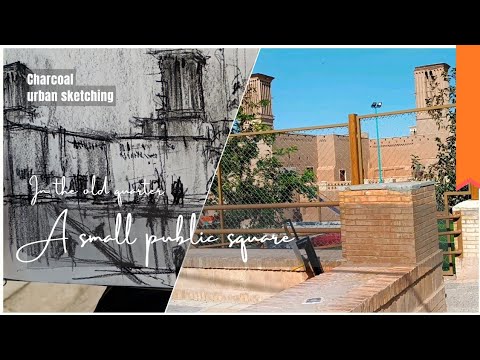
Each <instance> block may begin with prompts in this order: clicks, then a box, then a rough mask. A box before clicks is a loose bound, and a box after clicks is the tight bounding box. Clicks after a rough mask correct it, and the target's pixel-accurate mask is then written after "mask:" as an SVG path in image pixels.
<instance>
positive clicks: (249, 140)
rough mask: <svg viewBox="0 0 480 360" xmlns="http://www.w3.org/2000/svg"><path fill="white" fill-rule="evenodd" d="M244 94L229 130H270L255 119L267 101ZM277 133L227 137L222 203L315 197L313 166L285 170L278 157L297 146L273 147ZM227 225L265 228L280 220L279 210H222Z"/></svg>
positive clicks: (214, 199) (214, 186)
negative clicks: (309, 168) (298, 170)
mask: <svg viewBox="0 0 480 360" xmlns="http://www.w3.org/2000/svg"><path fill="white" fill-rule="evenodd" d="M250 98H251V96H249V95H248V94H246V96H245V97H244V100H243V102H242V106H240V108H239V111H238V114H237V117H236V120H235V122H234V125H233V129H232V133H233V134H238V133H240V132H243V133H246V132H262V131H267V130H270V127H269V126H268V125H266V124H263V123H260V122H259V121H258V120H257V119H256V112H257V111H258V109H259V108H260V107H261V106H267V105H268V101H266V100H262V101H259V102H256V103H255V102H252V101H250V100H249V99H250ZM277 136H278V135H277V134H275V133H274V134H271V133H270V134H257V135H252V136H234V137H229V139H228V141H227V144H226V147H225V150H224V152H223V155H222V159H221V163H220V166H221V172H222V189H223V191H222V195H223V203H224V204H272V203H287V202H293V201H295V199H296V198H297V197H298V195H304V196H306V197H307V198H308V199H315V198H316V196H317V188H316V186H315V181H316V179H315V174H314V172H313V171H312V170H306V171H305V172H303V173H297V172H296V171H292V170H286V169H285V168H284V167H283V165H282V161H281V158H282V156H286V155H289V154H292V153H295V152H296V151H297V148H296V147H294V146H293V147H285V148H276V147H275V146H274V143H275V139H276V138H277ZM211 194H212V195H213V197H211V199H210V202H211V203H217V202H218V183H217V179H216V178H215V180H214V183H213V184H212V187H211ZM224 216H225V224H226V225H225V226H226V227H242V224H243V225H244V226H247V225H248V227H250V228H264V227H271V226H273V225H278V224H279V223H281V222H282V221H283V218H282V212H281V210H280V211H279V210H277V209H272V210H256V209H247V210H235V211H225V215H224Z"/></svg>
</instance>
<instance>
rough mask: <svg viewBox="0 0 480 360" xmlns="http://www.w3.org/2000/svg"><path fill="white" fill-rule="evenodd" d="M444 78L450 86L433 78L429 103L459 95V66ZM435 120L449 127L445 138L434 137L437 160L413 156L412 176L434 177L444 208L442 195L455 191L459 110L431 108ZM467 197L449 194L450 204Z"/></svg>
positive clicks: (439, 203)
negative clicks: (430, 160)
mask: <svg viewBox="0 0 480 360" xmlns="http://www.w3.org/2000/svg"><path fill="white" fill-rule="evenodd" d="M442 76H443V78H444V79H445V80H446V81H448V83H449V86H448V87H447V88H441V87H440V83H439V81H438V79H436V78H433V79H431V80H430V84H429V86H430V89H431V94H432V96H431V97H430V98H428V99H427V106H438V105H444V104H448V103H451V104H455V103H456V101H457V96H456V82H455V80H456V69H455V68H452V69H451V70H450V71H449V72H447V73H444V74H443V75H442ZM428 113H429V115H430V116H432V118H433V119H435V121H436V124H437V126H438V129H439V130H440V129H445V128H446V130H447V133H448V135H447V137H446V139H441V138H439V137H436V138H435V142H436V144H437V159H436V162H435V163H433V164H431V165H428V166H425V165H423V164H421V162H420V158H419V157H418V156H416V155H412V166H411V168H412V175H413V177H414V179H416V180H431V181H434V182H435V190H436V191H435V193H436V198H437V208H438V210H439V211H442V210H444V200H443V194H444V193H445V192H447V191H455V187H456V185H455V181H456V156H457V145H456V143H457V135H456V133H457V131H456V130H457V116H456V115H457V111H456V108H455V107H454V108H450V109H448V111H446V110H432V111H429V112H428ZM463 200H464V197H462V196H455V197H450V199H449V206H454V205H455V204H457V203H459V202H461V201H463Z"/></svg>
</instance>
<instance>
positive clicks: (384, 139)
mask: <svg viewBox="0 0 480 360" xmlns="http://www.w3.org/2000/svg"><path fill="white" fill-rule="evenodd" d="M360 128H361V133H362V142H361V143H362V154H361V155H362V158H363V174H364V182H365V183H378V182H386V183H387V182H399V181H413V180H431V181H434V182H435V185H436V193H437V207H438V210H443V209H444V198H443V193H444V192H445V191H455V155H456V153H455V149H456V147H455V140H456V136H455V131H456V109H455V107H452V108H450V109H439V110H432V111H414V112H409V113H402V114H394V115H387V116H384V115H382V114H379V116H373V117H372V116H370V115H369V117H367V118H362V117H360Z"/></svg>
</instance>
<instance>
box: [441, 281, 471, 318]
mask: <svg viewBox="0 0 480 360" xmlns="http://www.w3.org/2000/svg"><path fill="white" fill-rule="evenodd" d="M444 279H445V291H446V293H447V310H448V312H479V307H478V305H479V304H478V280H455V279H449V278H448V277H444Z"/></svg>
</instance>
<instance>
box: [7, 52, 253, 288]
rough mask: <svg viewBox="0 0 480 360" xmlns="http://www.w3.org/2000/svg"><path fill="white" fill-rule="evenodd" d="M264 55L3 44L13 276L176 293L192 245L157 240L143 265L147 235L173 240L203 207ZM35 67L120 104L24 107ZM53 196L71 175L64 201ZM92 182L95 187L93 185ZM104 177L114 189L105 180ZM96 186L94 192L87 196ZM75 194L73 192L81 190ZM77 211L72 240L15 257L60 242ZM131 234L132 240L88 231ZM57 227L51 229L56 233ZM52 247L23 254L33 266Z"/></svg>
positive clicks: (71, 227) (9, 250)
mask: <svg viewBox="0 0 480 360" xmlns="http://www.w3.org/2000/svg"><path fill="white" fill-rule="evenodd" d="M257 52H258V50H257V49H5V50H4V73H3V81H4V83H3V84H4V85H3V91H4V109H3V113H4V123H3V129H4V277H5V278H6V279H14V280H24V281H40V282H58V283H78V284H98V285H123V286H146V287H160V288H162V287H164V288H171V287H173V286H174V283H175V279H176V275H177V273H178V271H179V269H180V266H181V264H182V260H183V256H184V255H185V251H186V246H187V244H183V245H177V244H175V243H172V242H170V243H165V242H157V243H155V244H153V245H152V248H151V250H150V252H149V255H148V266H146V265H145V254H146V249H145V246H146V245H145V241H143V240H142V239H145V234H154V235H156V236H158V237H160V236H174V235H175V231H176V226H177V219H178V216H179V215H183V216H184V219H185V220H184V224H183V227H182V232H183V235H184V236H185V237H187V236H188V233H189V221H188V220H189V219H190V216H191V214H192V213H197V218H198V215H199V212H200V210H201V208H202V206H203V203H204V201H205V197H206V196H207V192H208V189H209V186H210V183H211V181H212V179H213V177H214V172H215V169H216V165H217V162H218V161H219V158H220V155H221V153H222V151H223V147H224V144H225V141H226V138H227V136H228V133H229V131H230V128H231V125H232V120H233V118H234V117H235V114H236V111H237V109H238V106H239V104H240V102H241V97H242V95H243V91H244V89H245V86H246V84H247V81H248V77H249V75H250V72H251V69H252V67H253V64H254V62H255V59H256V56H257ZM31 69H75V70H76V77H77V79H76V81H77V83H78V84H88V85H99V86H100V85H109V86H110V85H114V86H116V94H117V95H116V97H117V98H116V105H115V106H113V107H106V106H105V107H101V106H100V107H99V106H91V107H88V106H55V105H48V106H34V105H32V104H31V103H29V102H28V101H27V97H26V92H27V91H28V88H29V85H28V84H27V83H26V76H27V74H28V73H29V72H30V71H32V70H31ZM34 175H35V178H36V179H37V181H38V188H41V189H50V190H51V189H52V183H53V182H54V181H57V182H58V181H60V179H62V178H63V177H64V184H63V183H62V187H63V190H65V191H69V190H72V194H70V195H69V194H66V195H64V196H59V195H58V194H56V193H55V192H54V191H50V192H45V193H41V194H39V195H38V197H37V199H36V203H35V204H34V205H31V202H32V197H33V196H34V193H35V189H34V187H33V186H32V182H31V179H32V176H34ZM93 179H95V182H92V180H93ZM104 181H106V182H107V183H104ZM142 186H146V187H147V188H148V189H149V190H161V191H159V193H162V194H163V195H162V196H153V195H143V196H142V195H138V193H135V194H133V195H130V194H125V195H123V196H122V199H121V200H122V204H121V206H120V205H119V204H118V201H117V199H116V198H115V196H114V195H113V194H112V193H110V194H105V193H102V191H100V190H101V189H102V188H108V189H110V190H112V191H113V190H114V189H120V190H132V189H133V190H137V189H139V188H141V187H142ZM92 187H94V188H95V189H90V190H94V193H95V194H92V193H90V194H86V195H85V194H83V191H82V190H84V189H89V188H92ZM73 193H74V194H73ZM65 209H68V216H67V217H66V220H65V222H66V226H65V235H66V237H67V238H68V241H67V243H66V244H67V246H66V250H67V251H66V252H65V251H64V250H65V249H64V247H63V245H62V244H61V242H55V243H51V244H50V245H49V246H48V249H46V250H45V251H44V253H43V255H42V256H40V257H39V258H38V260H36V261H32V262H28V263H23V262H20V261H18V260H17V258H16V253H17V251H18V250H19V249H21V248H22V246H24V245H25V244H28V243H30V242H32V241H35V240H40V239H47V238H48V237H49V234H50V233H51V232H52V231H53V235H54V236H57V237H59V236H60V234H61V232H62V229H61V226H57V227H55V226H54V224H55V221H56V220H57V219H58V218H59V216H61V214H62V212H63V211H64V210H65ZM119 213H120V214H121V215H122V218H121V219H122V227H121V232H122V236H123V235H125V228H126V226H125V225H126V221H127V220H126V219H127V214H128V213H130V214H131V229H130V230H129V237H131V238H138V239H140V240H139V241H138V242H136V243H134V244H132V245H128V244H127V243H124V244H117V243H115V242H102V241H94V242H92V243H91V244H87V245H86V246H84V247H82V246H80V242H79V240H78V237H79V235H80V234H93V235H94V236H98V237H102V238H103V237H105V236H106V235H107V234H112V235H113V234H114V233H115V225H116V218H117V214H119ZM52 228H53V229H54V230H52ZM44 246H45V245H42V244H36V245H32V246H28V247H24V248H22V249H21V251H20V255H21V256H22V258H24V259H34V258H36V257H38V256H39V254H41V252H42V250H43V249H44Z"/></svg>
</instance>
